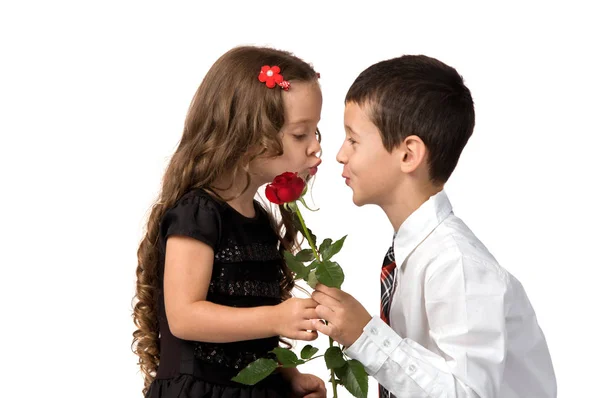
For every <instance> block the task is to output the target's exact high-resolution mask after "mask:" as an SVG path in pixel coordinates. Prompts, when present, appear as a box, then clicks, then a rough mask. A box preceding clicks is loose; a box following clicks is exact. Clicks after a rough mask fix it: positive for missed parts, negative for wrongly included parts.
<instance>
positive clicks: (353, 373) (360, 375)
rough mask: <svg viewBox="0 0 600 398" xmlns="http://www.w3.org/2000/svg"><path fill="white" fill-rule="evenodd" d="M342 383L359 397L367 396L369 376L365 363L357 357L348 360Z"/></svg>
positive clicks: (365, 397) (364, 397)
mask: <svg viewBox="0 0 600 398" xmlns="http://www.w3.org/2000/svg"><path fill="white" fill-rule="evenodd" d="M342 383H343V385H344V387H346V390H348V391H349V392H350V394H352V395H353V396H355V397H357V398H367V392H368V391H369V376H368V375H367V372H366V371H365V368H364V367H363V365H362V364H361V363H360V362H358V361H357V360H355V359H351V360H350V361H348V365H347V367H345V372H344V374H343V377H342Z"/></svg>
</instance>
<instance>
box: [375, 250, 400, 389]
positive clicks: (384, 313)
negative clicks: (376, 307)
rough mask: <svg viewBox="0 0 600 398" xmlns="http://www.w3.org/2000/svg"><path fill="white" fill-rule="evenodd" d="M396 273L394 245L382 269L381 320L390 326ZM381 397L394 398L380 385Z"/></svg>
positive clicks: (384, 260) (386, 256)
mask: <svg viewBox="0 0 600 398" xmlns="http://www.w3.org/2000/svg"><path fill="white" fill-rule="evenodd" d="M395 273H396V259H395V257H394V245H392V246H391V247H390V249H389V250H388V252H387V254H386V255H385V258H384V259H383V266H382V267H381V278H380V279H381V312H380V316H381V319H382V320H383V321H384V322H385V323H387V324H388V325H389V324H390V305H391V304H392V290H393V288H394V274H395ZM379 397H380V398H390V397H393V395H392V394H390V392H389V391H388V390H386V389H385V388H384V387H383V386H382V385H381V384H380V385H379Z"/></svg>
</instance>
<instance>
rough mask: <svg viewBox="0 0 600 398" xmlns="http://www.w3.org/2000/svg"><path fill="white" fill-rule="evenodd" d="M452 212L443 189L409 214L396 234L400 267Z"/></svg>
mask: <svg viewBox="0 0 600 398" xmlns="http://www.w3.org/2000/svg"><path fill="white" fill-rule="evenodd" d="M450 213H452V204H451V203H450V200H449V199H448V196H447V195H446V192H445V191H444V190H442V191H440V192H438V193H437V194H435V195H433V196H431V197H430V198H429V199H428V200H427V201H426V202H424V203H423V204H422V205H421V206H419V208H418V209H417V210H415V211H414V212H413V213H412V214H411V215H410V216H408V218H407V219H406V220H405V221H404V222H403V223H402V225H400V228H399V229H398V231H397V232H396V234H395V235H394V255H395V258H396V264H397V266H398V267H400V266H402V264H403V263H404V260H406V258H407V257H408V256H409V255H410V254H411V253H412V252H413V250H415V249H416V248H417V246H419V244H420V243H421V242H423V241H424V240H425V238H427V236H428V235H429V234H430V233H431V232H432V231H433V230H434V229H435V228H437V226H438V225H440V224H441V222H442V221H444V220H445V219H446V217H448V216H449V215H450Z"/></svg>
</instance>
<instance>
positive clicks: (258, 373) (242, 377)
mask: <svg viewBox="0 0 600 398" xmlns="http://www.w3.org/2000/svg"><path fill="white" fill-rule="evenodd" d="M275 369H277V362H275V361H274V360H272V359H267V358H260V359H257V360H256V361H254V362H252V363H251V364H250V365H248V366H246V367H245V368H244V369H242V370H241V372H240V373H238V374H237V376H235V377H234V378H233V379H231V380H233V381H235V382H238V383H242V384H246V385H249V386H253V385H255V384H256V383H258V382H259V381H261V380H262V379H264V378H265V377H267V376H268V375H270V374H271V373H273V371H274V370H275Z"/></svg>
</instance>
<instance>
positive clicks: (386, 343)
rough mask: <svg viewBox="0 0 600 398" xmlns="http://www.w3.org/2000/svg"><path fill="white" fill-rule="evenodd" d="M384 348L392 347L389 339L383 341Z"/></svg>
mask: <svg viewBox="0 0 600 398" xmlns="http://www.w3.org/2000/svg"><path fill="white" fill-rule="evenodd" d="M383 346H384V347H385V348H388V347H389V346H390V341H389V340H388V339H385V340H383Z"/></svg>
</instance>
